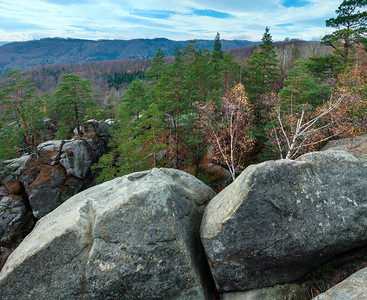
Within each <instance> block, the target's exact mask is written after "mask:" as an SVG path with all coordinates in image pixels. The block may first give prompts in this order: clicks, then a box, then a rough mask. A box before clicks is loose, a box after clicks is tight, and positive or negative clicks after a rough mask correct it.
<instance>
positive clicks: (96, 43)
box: [0, 38, 260, 74]
mask: <svg viewBox="0 0 367 300" xmlns="http://www.w3.org/2000/svg"><path fill="white" fill-rule="evenodd" d="M188 42H189V40H187V41H174V40H169V39H166V38H155V39H133V40H104V39H102V40H84V39H73V38H44V39H40V40H32V41H25V42H11V43H7V44H4V45H1V46H0V74H4V73H6V72H7V71H9V70H12V69H20V70H25V69H28V68H30V67H34V66H38V65H49V64H68V63H77V62H87V61H104V60H117V59H123V58H136V57H153V56H154V55H155V54H156V52H157V51H158V49H159V48H161V49H162V50H163V52H164V54H165V55H171V54H172V52H173V50H174V48H175V47H176V46H178V47H180V48H181V49H182V48H183V47H184V46H185V45H186V44H187V43H188ZM196 42H197V45H198V46H199V47H200V48H202V49H209V50H210V51H211V50H213V46H214V40H196ZM221 42H222V49H223V50H228V49H233V48H239V47H244V46H250V45H257V44H259V43H260V42H251V41H247V40H221Z"/></svg>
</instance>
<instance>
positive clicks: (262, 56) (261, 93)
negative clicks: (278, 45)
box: [244, 27, 280, 125]
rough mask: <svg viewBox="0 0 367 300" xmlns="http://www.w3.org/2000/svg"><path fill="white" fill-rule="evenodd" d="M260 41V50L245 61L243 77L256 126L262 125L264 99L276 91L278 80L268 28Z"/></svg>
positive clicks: (277, 69)
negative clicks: (252, 107)
mask: <svg viewBox="0 0 367 300" xmlns="http://www.w3.org/2000/svg"><path fill="white" fill-rule="evenodd" d="M261 40H262V42H263V43H262V44H261V45H260V46H259V47H260V50H259V51H255V52H254V53H253V55H252V57H251V59H250V60H248V61H247V68H246V70H245V76H244V86H245V89H246V91H247V93H248V97H249V99H250V102H251V103H252V104H253V106H254V110H255V117H256V122H257V124H258V125H260V124H262V123H263V120H262V116H263V110H264V103H265V100H266V97H267V96H268V95H269V93H271V92H277V91H278V89H279V84H278V82H279V79H280V70H279V67H278V65H279V61H278V59H277V53H276V51H275V46H274V45H273V41H272V37H271V35H270V33H269V28H268V27H266V29H265V33H264V35H263V37H262V39H261Z"/></svg>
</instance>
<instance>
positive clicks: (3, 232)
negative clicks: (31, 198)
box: [0, 196, 27, 242]
mask: <svg viewBox="0 0 367 300" xmlns="http://www.w3.org/2000/svg"><path fill="white" fill-rule="evenodd" d="M26 213H27V209H26V207H25V205H24V203H23V202H22V200H21V199H18V198H16V197H11V196H5V197H3V198H2V199H1V200H0V242H9V240H10V238H9V234H11V233H12V232H13V231H14V229H15V228H16V227H17V226H19V224H20V222H21V220H22V219H23V217H24V216H25V214H26Z"/></svg>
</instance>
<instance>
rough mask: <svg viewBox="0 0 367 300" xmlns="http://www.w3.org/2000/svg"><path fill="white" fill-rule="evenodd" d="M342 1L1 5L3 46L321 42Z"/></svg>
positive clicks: (103, 0) (17, 0) (43, 0)
mask: <svg viewBox="0 0 367 300" xmlns="http://www.w3.org/2000/svg"><path fill="white" fill-rule="evenodd" d="M341 2H342V0H195V1H192V0H123V1H121V0H0V42H4V41H6V42H12V41H27V40H34V39H41V38H46V37H63V38H81V39H94V40H96V39H125V40H128V39H134V38H158V37H164V38H168V39H172V40H189V39H214V37H215V35H216V33H217V32H219V33H220V36H221V39H239V40H250V41H259V40H260V39H261V37H262V35H263V33H264V30H265V27H266V26H268V27H269V28H270V33H271V34H272V36H273V40H274V41H280V40H284V39H285V38H286V37H288V38H298V39H304V40H319V39H320V38H321V37H322V36H324V35H325V34H327V33H329V32H332V29H330V28H326V27H325V20H327V19H329V18H331V17H335V10H336V9H337V7H338V6H339V5H340V4H341Z"/></svg>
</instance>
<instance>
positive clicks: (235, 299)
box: [221, 284, 309, 300]
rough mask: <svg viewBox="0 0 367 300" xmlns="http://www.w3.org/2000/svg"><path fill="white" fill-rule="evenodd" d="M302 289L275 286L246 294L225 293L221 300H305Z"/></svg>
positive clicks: (293, 286) (295, 285) (298, 286)
mask: <svg viewBox="0 0 367 300" xmlns="http://www.w3.org/2000/svg"><path fill="white" fill-rule="evenodd" d="M307 299H309V298H307V296H306V294H305V292H304V290H303V288H302V287H301V286H300V285H297V284H284V285H276V286H275V287H271V288H263V289H258V290H251V291H247V292H237V293H226V294H223V295H222V297H221V300H307Z"/></svg>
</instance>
